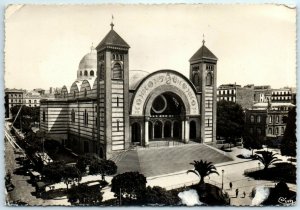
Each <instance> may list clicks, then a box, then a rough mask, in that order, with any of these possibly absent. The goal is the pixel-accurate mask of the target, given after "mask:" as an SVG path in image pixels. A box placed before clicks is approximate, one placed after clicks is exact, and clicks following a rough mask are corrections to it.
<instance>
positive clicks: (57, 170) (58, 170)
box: [42, 161, 64, 183]
mask: <svg viewBox="0 0 300 210" xmlns="http://www.w3.org/2000/svg"><path fill="white" fill-rule="evenodd" d="M63 165H64V163H63V162H60V161H57V162H52V163H49V164H48V165H45V166H44V167H43V170H42V174H43V175H44V177H45V179H46V180H47V181H48V182H53V183H58V182H61V180H62V170H63Z"/></svg>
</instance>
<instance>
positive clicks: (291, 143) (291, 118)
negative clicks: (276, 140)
mask: <svg viewBox="0 0 300 210" xmlns="http://www.w3.org/2000/svg"><path fill="white" fill-rule="evenodd" d="M296 141H297V139H296V108H295V107H294V108H293V109H291V110H290V111H289V114H288V118H287V124H286V129H285V132H284V135H283V138H282V141H281V146H280V151H281V154H282V155H286V156H292V157H296Z"/></svg>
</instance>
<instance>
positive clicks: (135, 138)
mask: <svg viewBox="0 0 300 210" xmlns="http://www.w3.org/2000/svg"><path fill="white" fill-rule="evenodd" d="M131 140H132V142H141V126H140V124H139V123H137V122H136V123H133V124H132V125H131Z"/></svg>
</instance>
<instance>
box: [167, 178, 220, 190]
mask: <svg viewBox="0 0 300 210" xmlns="http://www.w3.org/2000/svg"><path fill="white" fill-rule="evenodd" d="M198 183H199V181H190V182H185V183H180V184H175V185H170V186H167V187H165V188H166V190H173V189H178V188H181V187H189V186H192V185H196V184H198ZM205 183H209V184H211V185H214V186H217V187H219V188H222V184H220V183H218V182H216V181H213V180H209V179H208V180H205Z"/></svg>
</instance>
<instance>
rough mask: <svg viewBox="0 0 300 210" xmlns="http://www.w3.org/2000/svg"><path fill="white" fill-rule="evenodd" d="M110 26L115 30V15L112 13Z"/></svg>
mask: <svg viewBox="0 0 300 210" xmlns="http://www.w3.org/2000/svg"><path fill="white" fill-rule="evenodd" d="M110 26H111V30H114V26H115V25H114V15H111V24H110Z"/></svg>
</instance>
